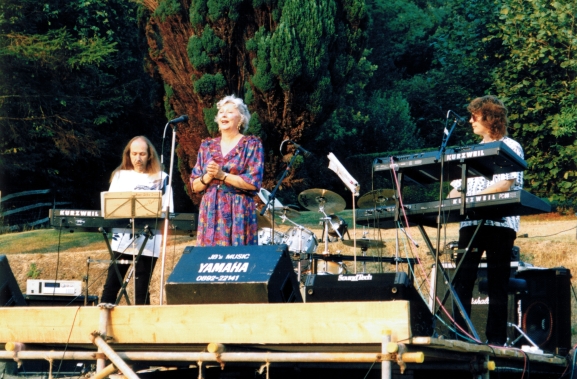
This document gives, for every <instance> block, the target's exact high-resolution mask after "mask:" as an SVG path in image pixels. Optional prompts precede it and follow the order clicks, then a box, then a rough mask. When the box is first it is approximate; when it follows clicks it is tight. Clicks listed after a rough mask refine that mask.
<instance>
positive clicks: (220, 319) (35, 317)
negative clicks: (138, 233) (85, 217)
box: [0, 301, 411, 344]
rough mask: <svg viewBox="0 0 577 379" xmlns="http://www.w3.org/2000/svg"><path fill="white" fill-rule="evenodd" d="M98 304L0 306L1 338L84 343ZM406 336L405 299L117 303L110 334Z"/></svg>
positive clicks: (137, 337) (220, 338)
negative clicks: (130, 304)
mask: <svg viewBox="0 0 577 379" xmlns="http://www.w3.org/2000/svg"><path fill="white" fill-rule="evenodd" d="M100 312H101V310H100V309H99V308H98V307H78V308H74V307H26V308H24V307H15V308H0V342H9V341H17V342H24V343H71V344H74V343H80V344H84V343H87V342H89V336H90V333H92V332H93V331H95V330H98V323H99V317H100ZM386 330H390V331H391V332H392V339H393V341H397V340H406V339H407V338H410V337H411V336H410V323H409V303H408V302H407V301H389V302H339V303H304V304H202V305H167V306H118V307H116V308H115V309H114V310H112V311H111V313H110V323H109V332H108V335H109V336H111V337H113V339H114V340H113V343H119V344H135V343H137V344H208V343H210V342H216V343H230V344H380V343H381V342H382V336H383V334H384V333H385V331H386Z"/></svg>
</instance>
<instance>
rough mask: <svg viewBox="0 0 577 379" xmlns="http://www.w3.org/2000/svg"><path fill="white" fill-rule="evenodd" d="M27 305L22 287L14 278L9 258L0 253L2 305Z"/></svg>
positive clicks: (0, 296) (0, 305)
mask: <svg viewBox="0 0 577 379" xmlns="http://www.w3.org/2000/svg"><path fill="white" fill-rule="evenodd" d="M12 305H27V304H26V300H25V299H24V296H23V295H22V292H21V291H20V287H18V283H17V282H16V278H14V274H13V273H12V269H10V264H8V258H6V255H0V307H6V306H12Z"/></svg>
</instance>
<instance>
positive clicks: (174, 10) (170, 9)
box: [153, 0, 182, 22]
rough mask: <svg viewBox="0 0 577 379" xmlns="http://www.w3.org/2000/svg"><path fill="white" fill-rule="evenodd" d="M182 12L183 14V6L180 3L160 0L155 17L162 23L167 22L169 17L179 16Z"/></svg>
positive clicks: (171, 0) (172, 0) (176, 0)
mask: <svg viewBox="0 0 577 379" xmlns="http://www.w3.org/2000/svg"><path fill="white" fill-rule="evenodd" d="M180 12H182V5H181V3H180V1H178V0H160V1H159V2H158V7H157V8H156V10H155V11H154V14H153V16H155V17H158V18H160V19H161V20H162V22H165V21H166V18H167V17H170V16H174V15H177V14H179V13H180Z"/></svg>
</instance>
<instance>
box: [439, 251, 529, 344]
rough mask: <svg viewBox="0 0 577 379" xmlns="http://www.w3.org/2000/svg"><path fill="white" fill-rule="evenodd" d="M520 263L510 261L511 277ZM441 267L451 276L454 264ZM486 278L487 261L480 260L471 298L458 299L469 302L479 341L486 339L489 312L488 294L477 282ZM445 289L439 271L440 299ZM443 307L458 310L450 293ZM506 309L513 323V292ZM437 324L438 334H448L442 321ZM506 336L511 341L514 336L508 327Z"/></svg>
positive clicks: (446, 288)
mask: <svg viewBox="0 0 577 379" xmlns="http://www.w3.org/2000/svg"><path fill="white" fill-rule="evenodd" d="M520 264H521V265H522V264H523V263H519V262H515V261H513V262H511V276H510V277H511V278H515V273H516V272H517V269H518V267H519V265H520ZM443 268H444V269H445V271H446V273H447V275H448V276H449V278H452V277H453V275H454V272H455V264H454V263H444V264H443ZM486 280H487V263H486V262H481V263H479V269H478V271H477V279H476V280H475V287H474V288H473V296H472V297H471V299H460V300H461V302H462V303H465V301H469V302H470V303H471V315H470V318H471V322H472V323H473V326H474V327H475V330H476V332H477V334H478V335H479V338H480V340H481V342H485V341H487V336H486V334H485V328H486V326H487V314H488V312H489V295H487V293H484V292H481V291H480V290H479V284H480V283H481V282H483V281H485V282H486ZM447 290H448V286H447V283H446V280H445V279H444V277H443V275H442V274H441V272H439V273H438V275H437V297H439V299H441V300H442V299H443V298H444V297H445V292H446V291H447ZM445 308H446V309H447V311H448V312H449V314H451V315H452V314H454V313H456V312H458V309H457V306H456V305H455V306H454V307H453V302H452V297H451V296H450V295H449V297H447V300H446V301H445ZM507 309H508V310H507V314H508V316H507V321H508V322H512V323H515V316H516V312H515V309H516V308H515V294H514V293H510V294H509V303H508V306H507ZM439 314H441V315H442V314H443V312H439ZM445 320H446V321H447V322H449V320H447V319H446V318H445ZM437 324H438V325H437V332H438V333H439V334H441V335H445V336H449V335H450V334H449V331H448V330H447V328H446V327H445V326H444V325H443V324H442V323H440V322H439V323H437ZM507 337H509V339H511V341H512V340H513V339H514V338H515V333H514V331H513V330H512V329H510V328H508V329H507Z"/></svg>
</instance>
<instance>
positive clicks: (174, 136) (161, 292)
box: [159, 120, 185, 305]
mask: <svg viewBox="0 0 577 379" xmlns="http://www.w3.org/2000/svg"><path fill="white" fill-rule="evenodd" d="M183 121H185V120H183ZM168 125H172V144H171V146H170V168H169V171H168V188H169V190H170V192H172V166H173V164H172V163H173V160H174V146H175V145H176V129H177V123H171V122H168V123H167V124H166V126H165V127H164V136H166V128H167V127H168ZM164 136H163V139H164ZM171 197H172V193H169V194H168V204H167V205H166V209H165V211H164V235H163V238H162V253H161V255H162V258H161V266H160V293H159V296H160V300H159V302H160V305H163V304H162V303H163V300H164V296H163V295H164V288H163V286H164V261H165V259H166V240H167V239H168V225H169V216H170V198H171Z"/></svg>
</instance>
